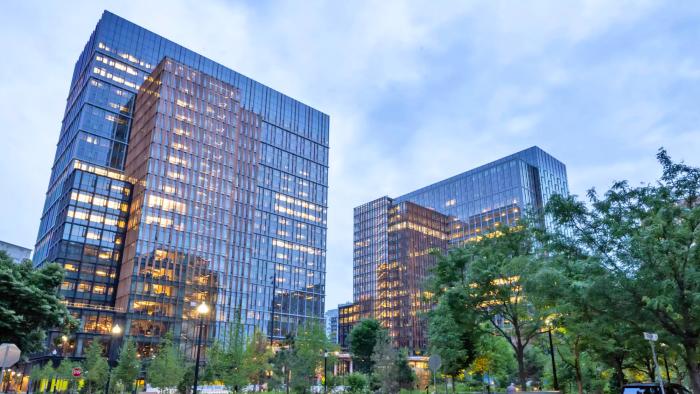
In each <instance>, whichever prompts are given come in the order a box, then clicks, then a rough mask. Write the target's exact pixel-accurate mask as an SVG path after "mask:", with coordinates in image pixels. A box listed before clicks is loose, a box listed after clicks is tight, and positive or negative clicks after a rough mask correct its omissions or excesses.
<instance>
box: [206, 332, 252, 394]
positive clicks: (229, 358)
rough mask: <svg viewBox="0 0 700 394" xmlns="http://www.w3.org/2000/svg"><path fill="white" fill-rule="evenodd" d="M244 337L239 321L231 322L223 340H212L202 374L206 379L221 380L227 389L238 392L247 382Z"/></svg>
mask: <svg viewBox="0 0 700 394" xmlns="http://www.w3.org/2000/svg"><path fill="white" fill-rule="evenodd" d="M245 350H246V339H245V334H244V333H243V330H242V327H241V324H240V322H239V321H236V322H235V323H233V324H231V325H230V326H229V327H228V329H227V332H226V333H225V335H224V342H223V343H222V342H218V341H217V342H214V345H213V346H212V347H211V348H210V349H209V358H208V363H207V367H206V370H205V373H204V375H205V376H206V380H208V381H222V382H223V383H224V385H225V386H226V387H227V388H228V389H229V391H235V392H238V391H239V390H241V389H243V387H245V386H246V385H247V384H248V376H247V373H248V370H247V368H246V365H245Z"/></svg>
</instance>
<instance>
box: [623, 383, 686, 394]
mask: <svg viewBox="0 0 700 394" xmlns="http://www.w3.org/2000/svg"><path fill="white" fill-rule="evenodd" d="M664 391H665V394H690V391H689V390H688V389H687V388H685V387H683V386H681V385H680V384H676V383H664ZM621 394H661V387H660V386H659V384H658V383H631V384H626V385H624V386H623V387H622V393H621Z"/></svg>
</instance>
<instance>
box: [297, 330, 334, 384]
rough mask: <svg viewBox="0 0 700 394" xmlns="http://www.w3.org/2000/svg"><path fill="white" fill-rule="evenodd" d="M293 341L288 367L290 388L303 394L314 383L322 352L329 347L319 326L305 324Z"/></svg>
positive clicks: (321, 361)
mask: <svg viewBox="0 0 700 394" xmlns="http://www.w3.org/2000/svg"><path fill="white" fill-rule="evenodd" d="M298 330H299V331H298V332H297V336H296V338H295V339H294V347H293V352H292V360H291V361H292V362H291V365H290V372H291V377H292V378H291V382H290V386H291V387H292V388H293V389H294V391H295V392H303V393H305V392H306V391H307V390H308V388H309V387H310V386H311V385H312V384H313V383H314V382H313V381H314V378H315V377H316V371H317V370H318V368H319V367H321V366H322V363H323V356H324V352H325V351H327V350H328V349H329V347H330V346H331V345H330V343H329V342H328V340H327V339H326V330H325V327H323V326H322V325H321V324H318V323H315V322H307V323H306V324H304V325H302V326H300V327H299V329H298Z"/></svg>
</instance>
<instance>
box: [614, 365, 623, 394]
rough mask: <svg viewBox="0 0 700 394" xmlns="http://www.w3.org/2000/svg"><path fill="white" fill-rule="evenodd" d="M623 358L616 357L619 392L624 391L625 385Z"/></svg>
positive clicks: (616, 377) (616, 376) (616, 379)
mask: <svg viewBox="0 0 700 394" xmlns="http://www.w3.org/2000/svg"><path fill="white" fill-rule="evenodd" d="M622 362H623V361H622V358H621V357H615V382H616V383H617V387H616V389H617V391H620V390H621V389H622V386H624V385H625V371H624V370H623V368H622Z"/></svg>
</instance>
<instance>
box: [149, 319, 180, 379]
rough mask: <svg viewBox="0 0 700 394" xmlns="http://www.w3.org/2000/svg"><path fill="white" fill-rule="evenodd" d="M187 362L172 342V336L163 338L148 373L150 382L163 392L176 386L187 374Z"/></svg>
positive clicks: (168, 334) (168, 335)
mask: <svg viewBox="0 0 700 394" xmlns="http://www.w3.org/2000/svg"><path fill="white" fill-rule="evenodd" d="M184 366H185V361H184V360H183V358H182V356H181V355H180V352H179V351H178V349H177V347H176V346H175V344H173V341H172V334H171V333H170V332H168V333H167V334H166V335H165V336H163V338H162V341H161V344H160V348H159V349H158V352H157V353H156V356H155V358H154V359H153V360H151V363H150V365H149V366H148V370H147V371H146V374H147V377H148V381H149V383H150V384H151V385H152V386H153V387H157V388H159V389H160V390H163V389H165V388H168V387H174V386H176V385H177V384H178V383H179V382H180V381H182V378H183V376H184V374H185V368H184Z"/></svg>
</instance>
